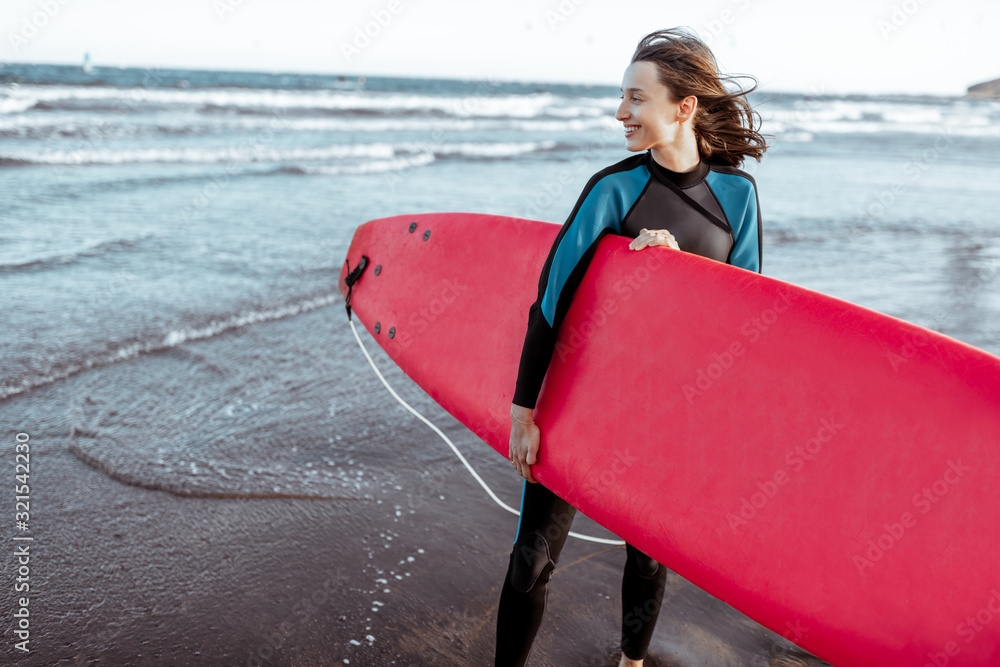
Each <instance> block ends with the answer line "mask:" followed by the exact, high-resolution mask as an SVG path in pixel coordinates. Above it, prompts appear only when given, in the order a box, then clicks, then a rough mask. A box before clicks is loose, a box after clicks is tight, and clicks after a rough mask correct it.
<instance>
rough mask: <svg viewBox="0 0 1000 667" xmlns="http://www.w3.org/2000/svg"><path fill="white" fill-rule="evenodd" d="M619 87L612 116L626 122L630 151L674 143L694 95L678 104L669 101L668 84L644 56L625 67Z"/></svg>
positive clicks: (693, 102) (626, 135)
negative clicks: (665, 84) (659, 76)
mask: <svg viewBox="0 0 1000 667" xmlns="http://www.w3.org/2000/svg"><path fill="white" fill-rule="evenodd" d="M621 89H622V103H621V104H620V105H618V113H617V114H615V118H616V119H617V120H620V121H621V122H622V123H624V124H625V147H626V148H627V149H628V150H630V151H633V152H638V151H644V150H647V149H649V148H664V147H666V146H668V145H670V144H672V143H674V142H675V141H676V140H677V138H678V136H679V134H680V132H681V127H682V125H681V123H682V122H683V121H685V120H687V119H689V118H690V117H691V113H692V112H693V110H694V104H696V102H695V100H696V98H694V97H693V96H689V97H687V98H685V99H684V100H681V102H680V103H679V104H675V103H673V102H671V101H670V95H669V94H668V91H667V87H666V86H664V85H663V84H662V83H660V81H659V79H658V78H657V70H656V65H654V64H653V63H651V62H648V61H645V60H643V61H639V62H634V63H632V64H630V65H629V66H628V68H626V70H625V76H624V77H623V78H622V88H621Z"/></svg>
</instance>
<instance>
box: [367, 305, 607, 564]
mask: <svg viewBox="0 0 1000 667" xmlns="http://www.w3.org/2000/svg"><path fill="white" fill-rule="evenodd" d="M347 321H348V322H350V324H351V331H352V332H354V339H355V340H357V341H358V346H359V347H360V348H361V351H362V352H363V353H364V355H365V359H367V360H368V363H369V364H370V365H371V367H372V370H373V371H375V375H377V376H378V379H379V380H381V381H382V384H384V385H385V388H386V389H388V390H389V393H390V394H392V395H393V397H394V398H395V399H396V400H397V401H399V404H400V405H402V406H403V407H404V408H406V409H407V410H409V411H410V412H412V413H413V414H414V415H416V417H417V418H418V419H419V420H420V421H422V422H423V423H425V424H427V425H428V426H430V427H431V428H432V429H433V430H434V432H435V433H437V434H438V435H439V436H441V439H442V440H444V441H445V442H446V443H448V446H449V447H451V451H453V452H455V456H457V457H458V460H459V461H461V462H462V465H464V466H465V467H466V469H468V471H469V473H471V474H472V476H473V477H474V478H475V480H476V481H477V482H479V486H481V487H483V488H484V489H486V493H488V494H489V495H490V498H492V499H493V502H495V503H496V504H497V505H499V506H500V507H502V508H504V509H505V510H507V511H508V512H510V513H511V514H514V515H516V516H521V513H520V512H519V511H517V510H516V509H514V508H513V507H511V506H510V505H508V504H507V503H505V502H504V501H502V500H500V499H499V498H497V495H496V494H495V493H493V489H491V488H490V487H489V486H488V485H487V484H486V482H484V481H483V478H482V477H480V476H479V473H477V472H476V471H475V470H474V469H473V468H472V466H471V465H469V462H468V461H466V460H465V457H464V456H462V452H460V451H458V448H457V447H455V443H453V442H452V441H451V440H450V439H449V438H448V436H446V435H445V434H444V433H442V432H441V429H439V428H438V427H437V426H435V425H434V424H432V423H431V422H430V420H428V419H427V418H426V417H424V416H423V415H422V414H420V413H419V412H417V411H416V410H414V409H413V408H412V407H410V405H409V404H408V403H407V402H406V401H404V400H403V399H402V398H400V397H399V394H397V393H396V392H395V391H394V390H393V388H392V387H390V386H389V383H388V382H386V381H385V378H384V377H383V376H382V373H381V372H379V370H378V367H377V366H375V362H374V361H372V358H371V356H370V355H369V354H368V350H367V349H365V346H364V343H362V342H361V337H360V336H358V330H357V328H355V326H354V320H353V319H351V318H348V320H347ZM569 535H570V537H576V538H578V539H581V540H586V541H588V542H598V543H600V544H614V545H623V544H625V542H624V541H622V540H609V539H607V538H604V537H593V536H591V535H582V534H580V533H574V532H573V531H570V532H569Z"/></svg>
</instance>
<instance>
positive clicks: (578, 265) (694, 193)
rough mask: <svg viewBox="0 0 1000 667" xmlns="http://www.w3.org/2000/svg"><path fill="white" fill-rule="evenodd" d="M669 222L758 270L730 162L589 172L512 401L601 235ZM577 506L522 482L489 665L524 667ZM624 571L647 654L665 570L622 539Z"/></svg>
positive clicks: (754, 224)
mask: <svg viewBox="0 0 1000 667" xmlns="http://www.w3.org/2000/svg"><path fill="white" fill-rule="evenodd" d="M642 228H647V229H666V230H668V231H669V232H670V233H671V234H672V235H673V236H674V238H676V239H677V244H678V246H680V249H681V250H683V251H686V252H692V253H695V254H697V255H701V256H703V257H709V258H711V259H715V260H717V261H720V262H725V263H727V264H731V265H733V266H737V267H740V268H743V269H747V270H750V271H754V272H760V270H761V264H762V243H761V240H762V227H761V219H760V205H759V201H758V199H757V186H756V183H755V182H754V180H753V178H752V177H751V176H750V175H749V174H747V173H746V172H744V171H742V170H740V169H737V168H735V167H728V166H723V165H719V164H713V163H711V162H708V161H706V160H704V159H703V160H702V161H701V162H700V163H699V164H698V166H697V167H695V169H693V170H691V171H687V172H683V173H681V172H675V171H671V170H669V169H666V168H665V167H663V166H661V165H660V164H659V163H657V162H656V161H655V160H654V159H653V155H652V152H651V151H646V152H645V153H639V154H636V155H632V156H630V157H628V158H626V159H624V160H622V161H620V162H618V163H616V164H613V165H611V166H609V167H606V168H605V169H602V170H601V171H599V172H597V173H596V174H594V175H593V176H592V177H591V178H590V180H589V181H588V182H587V185H586V187H584V189H583V192H582V193H581V194H580V197H579V199H578V200H577V202H576V206H575V207H574V208H573V211H572V213H570V216H569V219H567V220H566V222H565V223H564V224H563V226H562V228H561V229H560V230H559V234H558V235H557V236H556V239H555V241H554V242H553V244H552V247H551V249H550V250H549V254H548V257H547V258H546V260H545V264H544V265H543V266H542V271H541V276H540V277H539V280H538V298H537V299H536V301H535V303H533V304H532V305H531V308H530V310H529V312H528V330H527V333H526V335H525V339H524V347H523V348H522V351H521V360H520V365H519V367H518V375H517V384H516V387H515V391H514V398H513V402H514V403H515V404H516V405H521V406H524V407H528V408H534V407H535V402H536V400H537V398H538V393H539V391H540V389H541V385H542V381H543V379H544V378H545V373H546V371H547V369H548V367H549V363H550V361H551V359H552V354H553V352H554V350H555V344H556V337H557V333H558V331H559V326H560V325H561V323H562V321H563V319H564V317H565V315H566V312H567V310H568V309H569V305H570V302H571V300H572V298H573V294H574V292H575V291H576V288H577V287H578V286H579V284H580V281H581V280H582V279H583V275H584V273H585V272H586V270H587V266H588V265H589V264H590V260H591V258H592V257H593V255H594V252H595V250H596V249H597V244H598V242H599V241H600V239H601V237H602V236H603V235H604V234H607V233H611V234H619V235H621V236H627V237H630V238H635V237H636V236H638V235H639V231H640V230H641V229H642ZM575 514H576V509H575V508H574V507H572V506H571V505H570V504H569V503H567V502H566V501H564V500H562V499H561V498H559V497H558V496H556V495H555V494H554V493H552V492H551V491H549V490H548V489H546V488H545V487H544V486H542V485H541V484H529V483H528V482H527V481H525V482H524V486H523V489H522V493H521V518H520V520H519V521H518V527H517V535H516V537H515V540H514V546H513V548H512V549H511V555H510V563H509V565H508V568H507V577H506V580H505V581H504V586H503V590H502V592H501V594H500V606H499V609H498V612H497V650H496V662H495V664H496V665H497V666H498V667H499V666H501V665H503V666H504V667H506V666H508V665H518V666H520V665H523V664H524V663H525V662H526V661H527V658H528V653H529V651H530V650H531V645H532V643H533V640H534V637H535V633H536V632H537V630H538V627H539V625H540V623H541V619H542V615H543V612H544V610H545V597H546V591H547V585H548V580H549V577H550V575H551V573H552V570H553V569H554V568H555V564H556V562H557V561H558V559H559V553H560V552H561V551H562V547H563V544H564V543H565V541H566V536H567V534H568V533H569V528H570V524H571V523H572V521H573V517H574V516H575ZM626 554H627V555H626V562H625V572H624V575H623V577H622V644H621V646H622V651H623V652H624V653H625V655H626V656H628V657H629V658H630V659H633V660H639V659H641V658H643V657H644V656H645V654H646V649H647V647H648V645H649V640H650V638H651V637H652V634H653V627H654V625H655V623H656V619H657V616H658V614H659V608H660V601H661V599H662V596H663V587H664V583H665V581H666V569H665V568H664V567H662V566H660V564H659V563H657V562H656V561H655V560H654V559H652V558H650V557H649V556H646V555H645V554H643V553H642V552H641V551H639V550H638V549H636V548H635V547H633V546H632V545H630V544H628V545H626Z"/></svg>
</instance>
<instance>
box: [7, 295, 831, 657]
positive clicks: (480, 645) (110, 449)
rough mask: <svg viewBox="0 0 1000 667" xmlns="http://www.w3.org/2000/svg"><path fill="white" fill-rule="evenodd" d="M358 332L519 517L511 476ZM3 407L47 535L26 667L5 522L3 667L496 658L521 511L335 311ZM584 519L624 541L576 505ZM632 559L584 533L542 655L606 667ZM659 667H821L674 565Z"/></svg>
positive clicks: (232, 335) (567, 560)
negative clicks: (26, 443) (499, 609)
mask: <svg viewBox="0 0 1000 667" xmlns="http://www.w3.org/2000/svg"><path fill="white" fill-rule="evenodd" d="M361 333H362V336H363V338H362V340H364V341H365V344H366V347H367V348H368V350H369V351H370V352H371V353H373V356H374V358H375V361H376V363H378V364H379V367H380V369H381V370H382V371H383V373H385V374H386V377H387V379H388V380H389V382H390V383H391V384H392V385H393V387H394V388H396V390H397V391H399V392H400V394H401V395H402V396H403V397H404V398H405V399H406V400H408V401H410V402H411V404H412V405H413V406H414V407H415V408H416V409H418V410H420V411H421V412H422V413H423V414H424V415H425V416H427V417H428V418H429V419H430V420H431V421H433V422H434V423H436V424H437V425H438V426H439V427H440V428H442V430H445V432H447V433H448V434H449V437H451V438H452V439H453V440H454V441H455V442H456V444H457V445H458V447H459V448H460V449H461V450H462V451H463V453H464V454H465V455H466V456H467V457H468V458H469V459H470V461H471V462H472V464H473V465H474V466H475V467H476V468H477V470H478V471H479V473H480V474H481V475H482V476H483V477H484V479H486V481H487V483H488V484H490V486H491V487H492V488H493V489H494V490H495V492H496V493H497V494H498V495H499V496H500V497H502V498H503V499H504V500H505V501H506V502H507V503H508V504H511V505H513V506H517V504H518V501H519V498H520V478H519V477H517V476H516V475H515V474H514V473H513V472H512V470H511V469H510V467H509V464H508V463H507V462H506V461H505V460H504V459H503V458H502V457H499V456H497V455H496V453H495V452H493V451H492V450H491V449H489V447H487V446H486V445H485V444H483V443H482V442H481V441H479V440H478V439H477V438H476V437H475V436H474V435H473V434H472V433H470V432H469V431H468V430H467V429H465V428H464V427H463V426H461V425H460V424H458V423H457V422H456V421H455V420H454V419H453V418H452V417H451V416H450V415H448V414H447V413H446V412H444V410H442V409H441V408H440V407H438V406H437V405H436V404H434V403H433V402H432V401H431V400H430V399H429V398H428V397H427V396H426V395H425V394H423V392H421V391H420V389H419V388H418V387H416V385H414V384H413V383H412V382H410V381H409V380H408V378H406V377H405V376H404V375H402V374H401V373H400V372H399V371H398V369H396V368H395V367H393V366H392V364H391V362H390V361H389V360H388V358H387V357H386V356H384V355H382V354H381V353H380V351H379V354H375V352H376V351H377V346H376V345H375V344H374V342H373V341H371V340H368V339H366V338H365V336H366V334H364V333H363V332H361ZM250 386H252V387H253V392H252V395H249V394H248V395H246V396H242V395H240V392H241V391H243V389H245V388H246V387H250ZM234 405H237V406H239V405H246V406H249V407H247V408H246V410H245V411H244V412H243V413H241V412H240V411H239V410H236V411H234V409H233V406H234ZM0 415H2V423H3V425H4V433H3V437H4V439H5V442H6V444H5V447H4V451H6V452H8V461H10V463H9V465H10V468H9V469H11V470H12V469H13V445H14V434H15V433H17V432H20V431H23V432H27V433H29V434H30V436H31V441H30V442H31V477H30V480H31V531H30V533H29V534H30V535H32V536H33V537H34V541H33V542H32V543H30V544H31V547H30V550H31V561H30V567H31V570H30V585H31V592H30V605H29V608H30V613H31V616H30V630H31V636H30V642H29V646H30V648H31V652H30V653H29V654H23V653H21V652H20V651H17V650H15V649H14V642H15V639H14V635H13V628H14V619H13V618H12V616H11V613H12V611H13V609H14V608H15V595H14V592H13V585H14V576H15V573H14V569H15V568H14V566H13V565H10V564H11V563H13V562H14V560H15V559H14V557H13V552H14V548H15V546H14V545H15V542H13V539H12V538H13V536H14V534H15V530H14V527H13V525H12V523H13V521H12V518H11V519H10V520H8V521H7V522H5V525H4V532H5V537H6V541H7V544H8V555H7V556H6V558H5V560H6V562H7V563H8V566H6V567H5V568H4V577H5V581H4V596H3V604H4V609H5V619H6V622H5V632H4V639H5V641H4V642H3V647H2V649H0V662H2V663H3V664H18V665H59V664H79V665H84V664H101V665H342V664H351V665H445V666H446V665H491V664H492V651H493V644H494V628H495V622H496V605H497V600H498V598H499V594H500V586H501V582H502V578H503V576H504V572H505V569H506V566H507V558H508V555H509V553H510V548H511V542H512V540H513V536H514V532H515V529H516V526H517V517H516V516H514V515H512V514H509V513H507V512H505V511H503V510H502V509H500V508H499V507H497V506H496V505H495V504H494V503H493V502H492V501H491V500H490V498H489V497H488V496H487V495H486V493H485V492H484V491H483V490H482V489H481V488H480V487H479V485H478V484H477V483H476V482H475V480H473V479H472V477H471V476H470V475H469V474H468V473H467V472H466V470H465V469H464V468H463V467H462V466H461V464H460V463H459V462H458V460H457V459H456V458H455V457H454V455H453V454H452V452H451V451H450V450H449V449H448V447H447V445H446V444H445V443H444V442H443V441H441V440H440V439H439V438H438V436H437V435H436V434H434V433H433V432H432V431H431V430H430V429H428V428H427V427H426V426H425V425H423V424H422V423H420V422H419V421H418V420H416V419H415V418H414V417H413V416H412V415H410V414H409V413H408V412H406V411H405V410H403V409H402V408H401V407H399V406H398V404H396V402H395V400H394V399H393V398H392V397H391V396H390V395H389V394H388V392H386V391H385V389H384V388H383V387H382V385H381V384H380V383H379V382H378V379H377V378H376V377H375V375H374V373H373V372H372V371H371V369H370V368H369V367H368V364H367V362H366V361H365V359H364V357H363V355H362V354H361V351H360V350H359V349H358V348H357V344H356V342H355V341H354V337H353V335H352V334H351V332H350V328H349V327H348V325H347V320H346V315H345V313H344V309H343V307H342V305H341V304H339V303H338V304H337V305H335V306H332V307H324V308H320V309H318V310H316V311H313V312H310V313H305V314H301V315H297V316H294V317H289V318H286V319H284V320H279V321H274V322H268V323H263V324H258V325H254V326H252V327H245V328H243V329H240V330H235V331H232V332H229V333H225V334H222V335H219V336H216V337H214V338H209V339H205V340H201V341H195V342H189V343H184V344H182V345H181V346H179V347H177V348H173V349H171V350H167V351H164V352H160V353H155V354H148V355H143V356H140V357H137V358H134V359H131V360H128V361H125V362H121V363H118V364H115V365H113V366H108V367H103V368H97V369H92V370H89V371H85V372H82V373H79V374H77V375H74V376H72V377H70V378H68V379H66V380H62V381H59V382H56V383H53V384H50V385H47V386H44V387H41V388H38V389H36V390H34V391H31V392H29V393H26V394H21V395H17V396H13V397H10V398H8V399H7V400H5V401H3V402H0ZM227 419H228V420H230V421H226V420H227ZM254 420H256V421H254ZM227 424H228V426H227ZM337 436H340V439H339V440H338V439H336V437H337ZM293 448H294V451H293ZM85 461H86V462H85ZM323 465H326V466H327V472H325V473H323V474H322V475H317V474H315V473H314V474H313V477H309V476H308V472H307V469H308V470H316V469H318V468H319V467H321V466H323ZM192 466H193V467H192ZM255 466H257V468H258V471H257V472H256V473H251V472H250V470H251V469H253V468H254V467H255ZM220 471H221V472H220ZM330 471H332V472H330ZM358 473H361V474H360V475H359V474H358ZM11 474H12V473H11ZM317 479H319V480H320V481H316V480H317ZM275 487H278V491H274V488H275ZM283 495H284V496H288V495H292V496H295V495H305V496H322V495H325V496H328V497H326V498H320V497H298V498H296V497H283ZM331 496H332V497H331ZM10 504H11V505H13V499H12V498H11V499H10ZM8 516H9V517H10V515H8ZM573 528H574V530H575V531H578V532H583V533H587V534H591V535H597V536H602V537H612V535H611V534H610V533H609V532H608V531H606V530H604V529H603V528H601V527H599V526H597V525H596V524H594V523H593V522H592V521H590V520H589V519H588V518H587V517H585V516H583V515H582V514H578V515H577V519H576V521H575V523H574V526H573ZM17 534H22V533H17ZM624 559H625V553H624V550H623V549H622V548H618V547H611V548H609V547H607V546H606V545H600V544H594V543H588V542H583V541H580V540H576V539H573V538H570V539H569V541H568V542H567V544H566V547H565V549H564V551H563V555H562V558H561V560H560V563H559V569H558V570H557V572H556V574H555V575H554V576H553V579H552V583H551V585H550V590H549V597H548V609H547V611H546V618H545V620H544V622H543V624H542V627H541V630H540V632H539V636H538V638H537V640H536V643H535V648H534V651H533V653H532V658H531V660H530V661H529V664H531V665H557V666H564V665H572V666H584V665H594V666H599V665H605V664H612V663H611V660H613V659H614V657H615V656H616V646H617V643H618V628H619V624H620V619H621V609H620V604H621V603H620V597H619V595H620V593H619V591H620V580H621V573H622V567H623V564H624ZM796 656H798V657H796ZM646 664H647V665H677V666H688V665H719V666H729V665H733V666H737V665H755V666H756V665H759V666H765V665H817V664H823V663H820V662H819V661H816V660H815V659H811V658H809V657H808V656H807V655H806V654H803V653H801V652H799V651H797V650H796V649H795V648H794V646H793V645H792V644H790V643H789V642H788V641H786V640H785V639H783V638H782V637H779V636H778V635H776V634H774V633H772V632H770V631H768V630H765V629H764V628H762V627H761V626H759V625H757V624H756V623H754V622H753V621H751V620H749V619H747V618H746V617H744V616H743V615H741V614H740V613H738V612H736V611H735V610H733V609H732V608H730V607H729V606H727V605H726V604H724V603H722V602H719V601H718V600H715V599H714V598H712V597H711V596H709V595H707V594H705V593H703V592H701V591H700V590H699V589H697V588H696V587H694V586H692V585H691V584H689V583H687V582H686V581H685V580H683V579H681V578H680V577H679V576H677V575H675V574H673V573H671V574H670V577H669V581H668V589H667V593H666V597H665V605H664V610H663V612H662V614H661V617H660V621H659V623H658V625H657V629H656V634H655V635H654V638H653V642H652V646H651V649H650V656H649V659H648V660H647V663H646Z"/></svg>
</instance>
